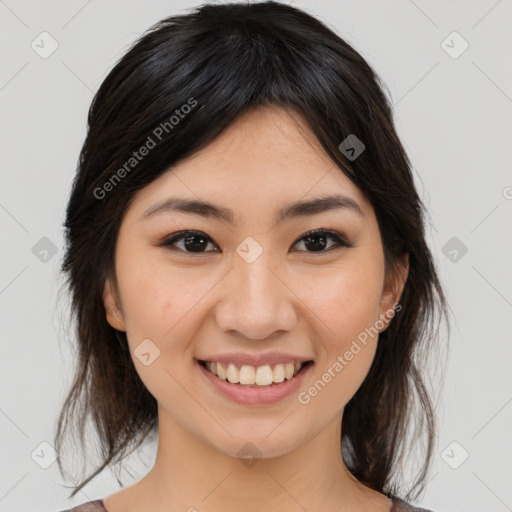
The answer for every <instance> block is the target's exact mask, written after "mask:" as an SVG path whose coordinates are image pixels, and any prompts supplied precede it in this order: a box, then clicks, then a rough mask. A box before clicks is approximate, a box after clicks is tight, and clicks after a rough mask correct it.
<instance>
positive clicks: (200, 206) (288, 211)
mask: <svg viewBox="0 0 512 512" xmlns="http://www.w3.org/2000/svg"><path fill="white" fill-rule="evenodd" d="M335 209H344V210H347V211H349V212H352V213H354V214H356V215H357V216H359V217H361V218H364V216H365V215H364V213H363V210H362V208H361V207H360V206H359V204H358V203H357V202H356V201H354V199H352V198H350V197H347V196H343V195H331V196H325V197H319V198H316V199H311V200H306V201H298V202H296V203H293V204H290V205H288V206H285V207H284V208H282V209H281V210H279V212H278V213H277V216H276V223H279V222H282V221H283V220H288V219H292V218H297V217H306V216H308V215H315V214H319V213H323V212H327V211H331V210H335ZM169 212H181V213H190V214H194V215H199V216H201V217H204V218H211V219H216V220H221V221H224V222H227V223H229V224H234V214H233V211H232V210H229V209H228V208H221V207H219V206H216V205H214V204H211V203H207V202H204V201H199V200H196V199H178V198H170V199H164V200H162V201H160V202H158V203H156V204H154V205H153V206H151V207H150V208H149V209H147V210H146V211H145V212H144V213H143V214H142V215H141V216H140V219H139V220H145V219H147V218H148V217H152V216H153V215H156V214H162V213H169Z"/></svg>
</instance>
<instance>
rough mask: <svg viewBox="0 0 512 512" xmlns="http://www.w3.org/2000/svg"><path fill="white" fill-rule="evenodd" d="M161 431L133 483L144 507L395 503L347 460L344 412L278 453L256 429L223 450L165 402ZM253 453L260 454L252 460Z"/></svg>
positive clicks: (284, 509)
mask: <svg viewBox="0 0 512 512" xmlns="http://www.w3.org/2000/svg"><path fill="white" fill-rule="evenodd" d="M276 430H278V429H276ZM223 435H225V436H227V437H228V438H229V435H228V434H227V433H224V434H223ZM270 435H273V434H272V433H271V434H269V435H268V437H270ZM158 436H159V440H158V450H157V456H156V460H155V464H154V466H153V468H152V469H151V471H150V472H149V473H148V474H147V475H146V477H145V478H144V479H143V480H142V481H141V482H139V483H138V484H137V485H136V486H134V488H137V493H136V495H137V496H138V497H139V498H140V499H141V501H142V500H143V503H144V504H143V506H142V503H141V505H140V508H139V510H141V511H142V510H151V511H152V512H160V511H162V512H163V511H168V510H184V511H189V512H195V511H198V510H200V511H201V512H203V511H204V512H208V511H218V510H222V511H223V512H235V511H236V512H239V511H240V510H243V511H244V512H261V510H262V509H264V510H265V511H266V512H278V511H279V512H288V511H290V512H291V511H293V512H296V511H297V510H299V509H300V508H302V509H304V510H325V509H327V510H336V511H339V512H349V511H353V510H357V509H358V508H360V507H361V506H368V509H370V508H371V507H373V508H371V510H379V511H380V510H382V511H383V512H387V511H389V510H390V505H391V502H390V500H389V499H388V498H386V497H385V496H384V495H382V494H380V493H378V492H376V491H373V490H370V489H369V488H367V487H365V486H363V485H362V484H361V483H360V482H358V481H357V480H356V479H355V478H354V477H353V476H352V475H351V474H350V472H349V471H348V470H347V468H346V467H345V465H344V462H343V458H342V456H341V453H342V452H341V416H336V417H335V418H334V419H333V420H332V421H331V422H330V423H329V424H328V425H327V426H326V427H325V428H324V429H322V430H321V431H320V432H319V433H316V434H315V433H314V434H313V436H312V438H311V439H309V440H308V441H307V442H305V443H302V444H300V445H299V446H297V447H295V448H294V449H291V450H289V451H287V452H286V453H285V454H280V455H275V456H266V455H264V454H261V452H260V451H259V449H258V448H257V447H256V446H257V445H258V441H256V440H255V443H251V441H250V439H251V438H252V437H251V436H248V439H246V440H238V442H235V441H234V440H233V439H230V442H231V443H232V446H233V448H232V449H233V453H225V452H222V451H219V450H218V449H217V448H216V447H214V446H212V444H210V443H208V442H207V440H205V439H204V438H200V437H198V436H195V435H194V434H193V433H192V432H190V430H188V429H186V428H184V427H183V426H182V425H181V424H180V423H179V422H177V421H176V420H175V419H174V418H173V417H172V416H170V415H169V414H167V413H166V412H165V411H164V410H163V409H162V408H160V409H159V432H158ZM265 437H267V436H265ZM255 438H256V436H254V438H253V439H255ZM261 439H263V437H262V438H260V446H262V443H263V441H262V440H261ZM281 441H282V442H284V443H286V440H281ZM281 441H280V443H279V444H280V446H281V447H282V442H281ZM249 443H250V444H249ZM244 446H245V450H242V452H240V455H237V454H238V453H239V450H240V448H242V447H244ZM265 446H268V445H267V444H266V445H265ZM247 455H248V456H249V458H245V457H246V456H247ZM251 455H256V456H257V455H261V456H262V458H259V459H258V458H254V459H252V460H251V458H250V456H251ZM134 508H135V507H134Z"/></svg>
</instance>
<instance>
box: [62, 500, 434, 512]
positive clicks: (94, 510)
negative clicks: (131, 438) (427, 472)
mask: <svg viewBox="0 0 512 512" xmlns="http://www.w3.org/2000/svg"><path fill="white" fill-rule="evenodd" d="M390 499H391V501H392V502H393V506H392V507H391V510H390V511H389V512H432V510H428V509H426V508H417V507H414V506H413V505H411V504H409V503H407V502H406V501H404V500H402V499H401V498H397V497H390ZM59 512H108V510H107V509H106V508H105V506H104V505H103V500H102V499H97V500H93V501H88V502H86V503H82V504H81V505H77V506H76V507H73V508H70V509H68V510H61V511H59Z"/></svg>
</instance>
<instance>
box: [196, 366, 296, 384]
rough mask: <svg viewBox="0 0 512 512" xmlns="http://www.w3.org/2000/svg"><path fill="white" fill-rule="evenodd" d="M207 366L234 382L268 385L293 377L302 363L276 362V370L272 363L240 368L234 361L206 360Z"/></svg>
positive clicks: (221, 376)
mask: <svg viewBox="0 0 512 512" xmlns="http://www.w3.org/2000/svg"><path fill="white" fill-rule="evenodd" d="M206 367H207V368H208V370H210V371H211V372H212V373H213V374H214V375H217V376H218V377H219V378H220V379H223V380H226V379H227V380H228V381H229V382H231V383H232V384H235V383H240V384H257V385H259V386H268V385H270V384H272V382H283V381H284V380H285V379H287V380H288V379H291V378H292V377H293V376H294V375H296V374H297V373H298V371H299V370H300V369H301V368H302V363H285V364H276V365H275V367H274V370H272V368H270V365H268V364H266V365H264V366H257V367H255V366H250V365H246V364H244V365H242V367H241V368H240V369H238V366H236V365H235V364H233V363H229V364H227V365H226V364H225V363H224V365H223V364H222V363H218V362H213V361H206Z"/></svg>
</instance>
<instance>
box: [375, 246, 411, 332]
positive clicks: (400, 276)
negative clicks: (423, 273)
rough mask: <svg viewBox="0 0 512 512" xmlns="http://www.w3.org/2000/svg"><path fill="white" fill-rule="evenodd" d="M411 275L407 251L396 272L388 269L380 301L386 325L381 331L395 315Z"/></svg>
mask: <svg viewBox="0 0 512 512" xmlns="http://www.w3.org/2000/svg"><path fill="white" fill-rule="evenodd" d="M408 275H409V253H406V254H405V255H404V256H403V258H402V260H401V262H400V263H399V264H398V265H397V268H396V269H395V271H394V272H391V271H388V272H387V274H386V279H385V284H384V289H383V290H382V295H381V302H380V317H379V318H380V319H381V322H380V323H381V324H384V326H383V327H382V328H381V329H379V333H381V332H383V331H385V330H386V329H387V328H388V327H389V324H390V323H391V320H392V319H393V317H394V310H395V307H394V305H396V304H397V303H398V302H399V301H400V297H401V296H402V292H403V289H404V286H405V283H406V281H407V277H408Z"/></svg>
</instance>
